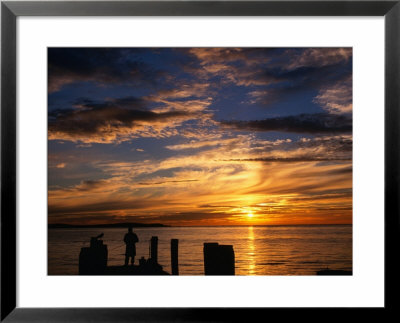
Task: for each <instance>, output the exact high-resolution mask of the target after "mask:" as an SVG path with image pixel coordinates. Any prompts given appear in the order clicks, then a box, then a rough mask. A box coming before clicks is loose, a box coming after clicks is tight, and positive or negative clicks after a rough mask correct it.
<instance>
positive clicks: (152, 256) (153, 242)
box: [150, 237, 158, 264]
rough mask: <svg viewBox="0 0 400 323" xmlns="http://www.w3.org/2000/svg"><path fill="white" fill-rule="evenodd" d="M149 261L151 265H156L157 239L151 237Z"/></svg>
mask: <svg viewBox="0 0 400 323" xmlns="http://www.w3.org/2000/svg"><path fill="white" fill-rule="evenodd" d="M150 259H151V261H152V262H153V263H155V264H156V263H158V237H151V240H150Z"/></svg>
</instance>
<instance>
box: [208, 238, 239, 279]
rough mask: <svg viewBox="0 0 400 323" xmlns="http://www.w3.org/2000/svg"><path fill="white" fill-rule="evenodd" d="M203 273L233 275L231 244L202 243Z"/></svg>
mask: <svg viewBox="0 0 400 323" xmlns="http://www.w3.org/2000/svg"><path fill="white" fill-rule="evenodd" d="M203 252H204V274H205V275H235V252H234V251H233V246H232V245H220V244H218V243H216V242H213V243H204V248H203Z"/></svg>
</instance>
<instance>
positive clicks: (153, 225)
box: [48, 223, 353, 229]
mask: <svg viewBox="0 0 400 323" xmlns="http://www.w3.org/2000/svg"><path fill="white" fill-rule="evenodd" d="M344 225H346V226H351V225H353V224H352V223H332V224H264V225H192V226H179V225H166V224H161V223H110V224H81V225H79V224H64V223H55V224H49V225H48V228H49V229H90V228H129V227H133V228H171V227H172V228H213V227H312V226H315V227H317V226H344Z"/></svg>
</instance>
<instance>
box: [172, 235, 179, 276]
mask: <svg viewBox="0 0 400 323" xmlns="http://www.w3.org/2000/svg"><path fill="white" fill-rule="evenodd" d="M178 242H179V240H178V239H171V273H172V275H179V263H178Z"/></svg>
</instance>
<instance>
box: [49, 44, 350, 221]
mask: <svg viewBox="0 0 400 323" xmlns="http://www.w3.org/2000/svg"><path fill="white" fill-rule="evenodd" d="M48 68H49V70H48V81H49V83H48V85H49V87H48V91H49V94H48V118H49V120H48V138H49V142H48V183H49V193H48V194H49V195H48V204H49V205H48V211H49V223H69V224H96V223H115V222H143V223H163V224H167V225H184V226H186V225H264V224H267V225H268V224H270V225H275V224H320V223H323V224H331V223H351V222H352V49H351V48H50V49H48Z"/></svg>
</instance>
